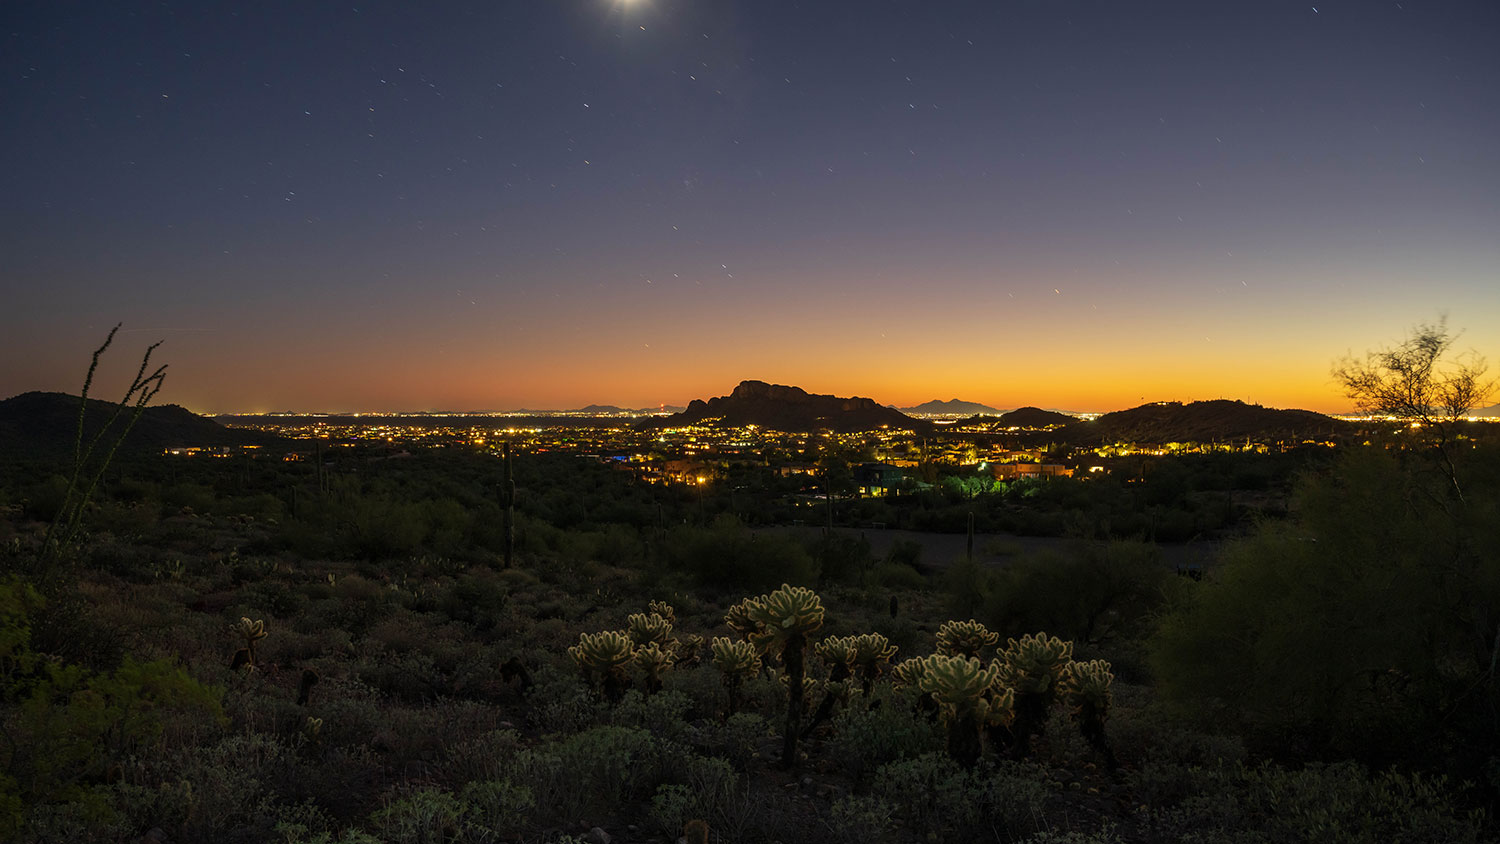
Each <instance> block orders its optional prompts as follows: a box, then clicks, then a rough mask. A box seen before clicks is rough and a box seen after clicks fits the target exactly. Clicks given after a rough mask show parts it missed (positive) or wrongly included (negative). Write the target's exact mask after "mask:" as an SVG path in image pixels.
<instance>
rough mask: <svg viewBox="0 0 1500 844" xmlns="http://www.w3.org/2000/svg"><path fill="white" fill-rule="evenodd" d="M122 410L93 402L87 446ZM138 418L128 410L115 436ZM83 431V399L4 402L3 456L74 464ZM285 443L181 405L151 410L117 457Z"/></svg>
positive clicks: (0, 420)
mask: <svg viewBox="0 0 1500 844" xmlns="http://www.w3.org/2000/svg"><path fill="white" fill-rule="evenodd" d="M117 407H119V405H117V404H116V403H115V402H109V401H100V400H96V399H89V406H88V412H87V414H86V415H85V417H84V423H83V424H84V437H85V440H87V439H88V438H90V437H92V436H93V435H94V434H95V433H97V432H98V431H99V430H100V429H101V428H103V427H104V425H105V424H107V423H108V422H109V418H110V417H111V416H112V415H113V414H114V412H115V409H116V408H117ZM131 412H132V410H131V409H130V408H126V409H125V412H124V413H122V414H121V415H120V420H119V421H116V423H115V425H116V428H115V430H118V428H119V426H121V425H123V424H124V422H125V421H126V420H127V419H128V415H129V414H130V413H131ZM77 431H78V396H70V395H67V394H66V393H42V392H32V393H22V394H21V395H19V396H14V397H12V398H8V399H5V400H4V401H0V453H5V454H8V455H13V456H15V457H16V458H20V459H37V460H66V461H71V460H72V458H73V443H74V436H75V434H76V433H77ZM287 442H289V441H288V440H284V439H282V438H281V437H276V436H273V435H270V434H263V433H261V432H259V431H241V430H236V429H233V428H226V427H224V426H223V425H220V424H219V423H217V422H215V421H213V420H212V419H207V418H205V417H202V416H199V415H197V414H196V413H193V412H192V411H190V410H188V409H186V408H184V407H180V406H178V405H175V404H164V405H157V406H154V407H148V408H146V410H145V412H144V413H142V414H141V418H140V419H139V420H137V421H136V423H135V427H133V428H131V429H130V434H129V436H127V437H126V438H125V442H124V443H122V444H121V445H120V449H119V451H118V452H116V454H117V456H121V457H125V456H132V455H140V454H148V453H150V454H159V453H161V451H162V450H163V449H166V448H173V447H178V446H224V445H274V444H281V443H287Z"/></svg>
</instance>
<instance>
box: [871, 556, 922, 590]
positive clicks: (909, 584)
mask: <svg viewBox="0 0 1500 844" xmlns="http://www.w3.org/2000/svg"><path fill="white" fill-rule="evenodd" d="M865 582H866V583H868V584H869V585H871V586H874V587H878V588H880V589H925V588H927V578H925V577H923V576H922V573H921V572H919V571H917V570H916V569H914V568H912V567H911V566H909V565H906V564H904V563H898V562H885V563H880V564H878V565H876V566H875V567H874V568H872V569H870V572H869V574H868V575H866V577H865Z"/></svg>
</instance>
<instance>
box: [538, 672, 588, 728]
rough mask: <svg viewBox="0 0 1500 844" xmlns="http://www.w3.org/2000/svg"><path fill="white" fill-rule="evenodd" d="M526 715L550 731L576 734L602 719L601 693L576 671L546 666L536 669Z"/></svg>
mask: <svg viewBox="0 0 1500 844" xmlns="http://www.w3.org/2000/svg"><path fill="white" fill-rule="evenodd" d="M534 679H535V683H536V685H534V686H533V687H532V689H531V694H530V706H529V707H528V708H527V710H526V718H527V720H528V721H530V722H531V723H532V724H533V725H534V726H536V727H537V729H539V730H541V731H543V732H546V733H576V732H578V731H579V730H582V729H584V728H585V727H587V726H589V725H591V724H595V723H597V722H598V720H599V712H600V702H599V699H598V695H595V694H593V693H592V692H590V691H589V687H588V685H587V684H586V683H584V681H583V678H582V677H580V676H578V673H577V672H576V671H559V670H557V669H555V668H553V667H552V666H550V665H544V666H542V667H541V668H539V669H537V671H536V672H535V678H534Z"/></svg>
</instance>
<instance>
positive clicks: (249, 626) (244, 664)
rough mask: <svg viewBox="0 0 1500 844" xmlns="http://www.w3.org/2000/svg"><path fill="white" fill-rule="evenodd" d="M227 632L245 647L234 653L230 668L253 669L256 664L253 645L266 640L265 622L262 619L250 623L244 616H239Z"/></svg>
mask: <svg viewBox="0 0 1500 844" xmlns="http://www.w3.org/2000/svg"><path fill="white" fill-rule="evenodd" d="M229 632H230V633H231V634H233V635H234V636H235V637H236V638H238V639H242V640H244V642H245V647H244V648H242V649H240V650H239V651H237V652H236V653H235V655H234V662H233V663H232V664H231V666H230V667H231V668H245V669H251V668H254V667H255V664H256V658H255V643H256V642H259V641H260V640H261V639H264V638H266V622H265V621H264V620H262V619H255V620H254V621H251V620H250V619H249V618H247V617H245V616H240V620H239V621H238V622H237V623H235V624H232V625H230V627H229Z"/></svg>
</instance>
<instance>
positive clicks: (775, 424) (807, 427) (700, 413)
mask: <svg viewBox="0 0 1500 844" xmlns="http://www.w3.org/2000/svg"><path fill="white" fill-rule="evenodd" d="M710 421H712V422H715V423H717V424H722V425H726V426H733V427H740V426H744V425H760V426H762V427H765V428H771V429H773V430H777V431H818V430H823V429H825V428H826V429H829V430H833V431H838V432H841V433H845V432H851V431H873V430H877V429H879V428H880V427H882V426H887V427H890V428H892V429H896V430H908V431H925V430H927V429H928V428H929V427H930V426H929V424H928V423H926V422H924V421H922V420H920V419H913V418H911V417H910V416H907V415H906V414H904V413H902V412H901V411H899V410H896V409H894V408H890V407H885V406H883V405H880V404H876V403H875V401H874V400H873V399H866V398H840V397H839V396H820V395H815V394H812V393H809V392H807V391H806V390H803V389H801V388H798V387H784V386H782V385H780V384H767V383H766V382H764V381H741V382H740V385H739V386H738V387H735V388H734V392H733V393H730V394H729V395H727V396H718V397H716V398H712V399H709V400H708V401H703V400H702V399H694V400H693V401H692V402H691V403H689V404H688V406H687V410H684V411H683V412H681V413H674V414H672V415H671V416H661V417H657V418H655V419H652V420H650V421H649V422H647V423H646V426H647V427H653V428H669V427H677V426H682V425H696V424H699V423H703V422H710Z"/></svg>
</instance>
